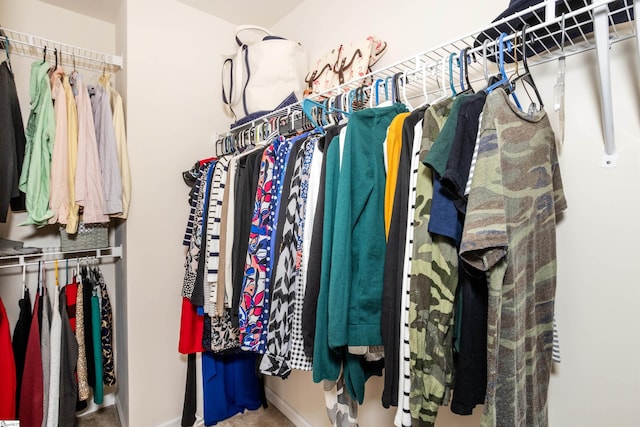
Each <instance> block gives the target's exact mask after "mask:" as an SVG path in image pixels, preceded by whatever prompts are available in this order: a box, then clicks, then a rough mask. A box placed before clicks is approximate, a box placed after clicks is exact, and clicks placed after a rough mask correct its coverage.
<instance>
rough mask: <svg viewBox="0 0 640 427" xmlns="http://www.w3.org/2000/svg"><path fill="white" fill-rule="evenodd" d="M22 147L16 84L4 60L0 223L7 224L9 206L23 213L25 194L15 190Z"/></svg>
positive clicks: (0, 77) (0, 109) (1, 70)
mask: <svg viewBox="0 0 640 427" xmlns="http://www.w3.org/2000/svg"><path fill="white" fill-rule="evenodd" d="M25 145H26V138H25V136H24V126H23V123H22V114H21V113H20V103H19V101H18V93H17V92H16V83H15V81H14V80H13V74H12V73H11V71H10V70H9V67H8V65H7V62H6V61H4V62H3V63H2V64H0V153H2V155H1V156H0V222H6V221H7V212H8V211H9V206H11V210H13V211H23V210H25V194H24V193H23V192H22V191H20V190H18V183H19V181H20V174H21V173H22V162H23V160H24V150H25Z"/></svg>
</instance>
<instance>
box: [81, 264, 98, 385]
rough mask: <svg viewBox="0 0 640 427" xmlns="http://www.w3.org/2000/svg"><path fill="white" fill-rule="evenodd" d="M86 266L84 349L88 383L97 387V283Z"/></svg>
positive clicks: (84, 276) (83, 300)
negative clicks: (94, 295)
mask: <svg viewBox="0 0 640 427" xmlns="http://www.w3.org/2000/svg"><path fill="white" fill-rule="evenodd" d="M91 276H92V275H91V273H90V271H89V269H88V268H87V267H86V266H83V267H82V310H83V312H84V319H83V323H84V348H85V354H86V356H87V382H88V383H89V386H91V387H92V388H95V386H96V365H95V358H94V355H93V326H92V323H91V317H92V314H91V312H92V310H91V295H92V293H93V287H94V286H95V282H94V281H93V278H92V277H91Z"/></svg>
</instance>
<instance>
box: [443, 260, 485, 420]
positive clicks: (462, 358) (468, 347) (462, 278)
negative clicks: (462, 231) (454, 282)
mask: <svg viewBox="0 0 640 427" xmlns="http://www.w3.org/2000/svg"><path fill="white" fill-rule="evenodd" d="M458 277H459V279H458V289H459V292H460V295H461V296H462V301H460V300H459V299H458V301H457V302H456V304H458V303H460V302H462V315H461V316H459V318H458V319H456V322H461V323H462V324H461V328H460V337H459V341H460V352H459V353H457V354H456V353H455V352H454V366H455V372H456V376H455V385H454V393H453V400H452V401H451V411H452V412H454V413H456V414H459V415H471V412H472V411H473V408H474V407H475V406H476V405H481V404H483V403H484V398H485V392H486V387H487V312H488V288H487V278H486V274H485V272H483V271H479V270H475V269H474V268H473V267H471V266H469V265H468V264H466V263H464V262H463V261H462V260H461V259H459V260H458Z"/></svg>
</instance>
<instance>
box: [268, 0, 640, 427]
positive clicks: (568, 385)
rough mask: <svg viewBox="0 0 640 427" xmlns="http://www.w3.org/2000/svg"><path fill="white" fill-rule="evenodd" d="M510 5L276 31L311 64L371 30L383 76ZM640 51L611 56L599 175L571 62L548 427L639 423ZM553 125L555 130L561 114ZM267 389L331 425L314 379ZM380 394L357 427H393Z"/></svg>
mask: <svg viewBox="0 0 640 427" xmlns="http://www.w3.org/2000/svg"><path fill="white" fill-rule="evenodd" d="M507 3H508V2H506V1H498V0H492V1H487V2H482V7H478V2H476V1H472V0H462V1H458V2H455V3H450V5H451V7H448V5H449V3H447V4H439V5H438V6H435V5H434V4H433V3H432V2H421V1H408V2H396V3H394V4H391V3H389V2H386V1H380V0H374V1H367V2H363V1H355V2H344V1H337V0H329V1H328V2H324V3H323V4H322V7H318V4H317V3H315V2H305V3H304V4H302V5H301V6H299V7H298V8H297V9H295V10H294V11H293V12H292V13H290V14H289V15H287V16H286V17H284V18H283V19H282V20H281V21H280V22H279V23H278V24H276V25H275V26H274V27H273V28H272V30H273V31H274V32H275V33H278V34H282V35H284V36H286V37H289V38H292V39H295V40H297V41H300V42H302V43H303V45H304V46H305V47H306V48H307V51H308V53H309V58H310V59H315V58H317V57H319V56H320V55H321V54H322V53H324V52H325V51H327V50H328V49H329V48H330V47H333V46H334V45H338V44H340V43H341V42H349V41H352V40H357V39H359V38H362V37H365V36H366V35H368V34H369V33H371V32H372V33H375V34H376V35H378V36H379V37H380V38H382V39H384V40H386V41H387V42H388V43H389V48H388V52H387V53H386V54H385V56H384V57H383V59H382V60H381V62H380V66H384V65H385V64H391V63H394V62H396V61H399V60H401V59H404V58H405V57H410V56H412V54H415V53H418V52H421V51H424V50H427V49H429V48H432V47H436V46H439V45H441V44H443V43H446V42H448V41H450V40H453V39H455V38H458V37H460V36H463V35H465V34H468V33H470V32H472V31H473V30H477V29H480V28H482V27H483V26H485V25H486V24H487V23H488V22H490V21H491V20H492V19H493V18H494V17H495V16H497V15H498V14H499V13H500V12H501V11H502V10H504V9H505V8H506V7H507ZM462 11H465V12H462ZM469 11H472V12H471V13H469ZM311 23H321V24H320V26H319V28H322V29H321V30H318V31H310V30H309V27H310V25H311ZM635 49H636V45H635V41H627V42H622V43H618V44H616V45H614V46H613V48H612V49H611V60H612V65H611V68H612V81H613V100H614V112H615V135H616V140H617V145H618V150H619V158H618V166H617V167H616V168H614V169H603V168H601V167H600V162H601V159H602V155H603V152H604V151H603V138H602V130H601V125H600V110H599V108H600V107H599V95H598V91H597V89H596V88H597V86H596V81H597V80H596V79H597V72H598V71H597V67H596V65H595V64H596V56H595V52H591V53H588V54H583V55H578V56H574V57H569V58H568V59H567V77H566V88H567V89H566V91H567V94H566V100H567V107H566V137H565V143H564V147H563V148H562V154H561V159H560V162H561V170H562V176H563V181H564V188H565V193H566V197H567V200H568V203H569V209H568V210H567V212H566V214H565V215H564V218H563V220H562V221H561V223H560V224H559V227H558V239H557V241H558V291H557V311H556V313H557V321H558V326H559V328H560V340H561V341H560V343H561V351H562V360H563V361H562V363H561V365H560V366H558V365H556V367H555V371H554V373H553V375H552V378H551V389H550V393H549V394H550V401H549V414H550V424H551V425H556V426H574V425H575V426H578V425H579V426H585V427H596V426H603V425H612V426H613V425H615V426H632V425H637V415H636V414H635V412H636V411H635V407H636V404H637V402H640V365H638V363H637V361H636V359H637V358H636V357H635V355H636V354H637V353H638V351H639V350H640V347H639V346H638V344H637V342H636V340H634V339H633V337H635V336H637V332H636V330H635V324H636V323H637V322H636V321H635V320H634V319H635V317H634V314H635V313H637V312H638V310H639V309H640V291H639V290H638V287H637V284H638V283H640V253H639V252H638V251H637V250H635V249H634V247H633V244H634V242H635V238H636V236H639V235H640V225H639V224H640V223H639V222H638V221H637V219H636V216H637V212H638V210H639V209H640V191H638V190H637V188H636V187H637V183H638V182H640V181H639V179H640V164H639V163H640V141H639V140H638V134H639V131H640V122H639V120H638V117H639V115H638V111H639V108H640V104H639V101H640V97H639V96H638V95H639V93H640V92H639V89H638V83H637V82H638V66H637V64H638V63H637V51H636V50H635ZM556 71H557V65H556V62H553V63H550V64H546V65H543V66H539V67H535V68H534V69H532V73H533V75H534V78H535V79H536V82H537V84H538V87H539V89H540V91H541V92H542V95H543V97H544V101H545V105H546V106H547V111H548V112H552V108H553V85H554V84H555V80H556ZM523 98H524V97H523V96H521V97H520V99H521V100H522V99H523ZM525 99H526V98H525ZM551 120H552V124H553V126H554V127H556V128H557V120H556V118H555V115H554V114H551ZM267 386H268V387H269V388H271V389H272V390H273V391H274V392H275V393H276V394H277V395H278V396H279V397H280V398H282V399H283V400H285V401H286V402H288V403H289V404H290V405H291V406H292V407H293V409H294V410H297V411H298V412H299V413H300V414H301V415H302V417H303V418H305V419H307V420H308V421H309V422H310V423H312V425H314V426H324V425H327V426H328V425H329V423H328V421H327V420H326V415H325V413H324V408H323V407H322V406H321V402H322V392H321V387H320V385H318V384H313V382H312V378H311V375H310V374H306V373H299V372H296V373H294V374H293V375H292V376H291V379H288V380H286V381H281V380H279V379H269V380H267ZM381 391H382V381H380V380H379V379H378V378H374V379H372V380H370V381H369V382H368V383H367V388H366V398H365V407H363V408H361V409H360V412H359V420H360V421H361V425H366V426H374V425H375V426H382V425H385V426H387V425H392V420H393V414H392V411H390V410H384V409H383V408H382V405H381V404H380V403H379V402H380V395H381ZM478 412H479V411H478V410H476V413H475V414H474V416H471V417H459V416H456V415H453V414H451V412H450V410H449V409H448V408H442V409H441V410H440V413H439V415H438V422H437V426H442V427H444V426H446V427H458V426H472V425H478V420H479V416H478Z"/></svg>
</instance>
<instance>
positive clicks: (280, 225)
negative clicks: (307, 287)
mask: <svg viewBox="0 0 640 427" xmlns="http://www.w3.org/2000/svg"><path fill="white" fill-rule="evenodd" d="M305 141H306V138H303V139H300V140H298V141H296V142H294V143H293V146H292V147H291V151H290V153H291V154H293V155H289V161H288V162H287V168H286V170H285V174H284V181H283V182H282V191H281V192H280V196H278V197H280V200H281V201H282V202H283V203H282V205H281V206H282V207H283V208H281V209H280V212H278V222H277V225H276V243H275V246H274V248H276V250H275V251H274V253H273V254H271V256H272V257H273V265H274V266H277V265H278V260H279V259H280V245H282V230H283V229H284V223H285V221H286V218H287V215H286V214H285V213H286V210H287V209H286V201H287V200H289V193H291V188H290V187H291V181H292V180H293V169H294V167H295V163H296V154H297V153H298V151H300V147H301V146H302V144H303V143H304V142H305ZM271 274H272V275H273V276H272V277H271V283H275V274H276V268H275V267H274V268H272V269H271Z"/></svg>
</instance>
